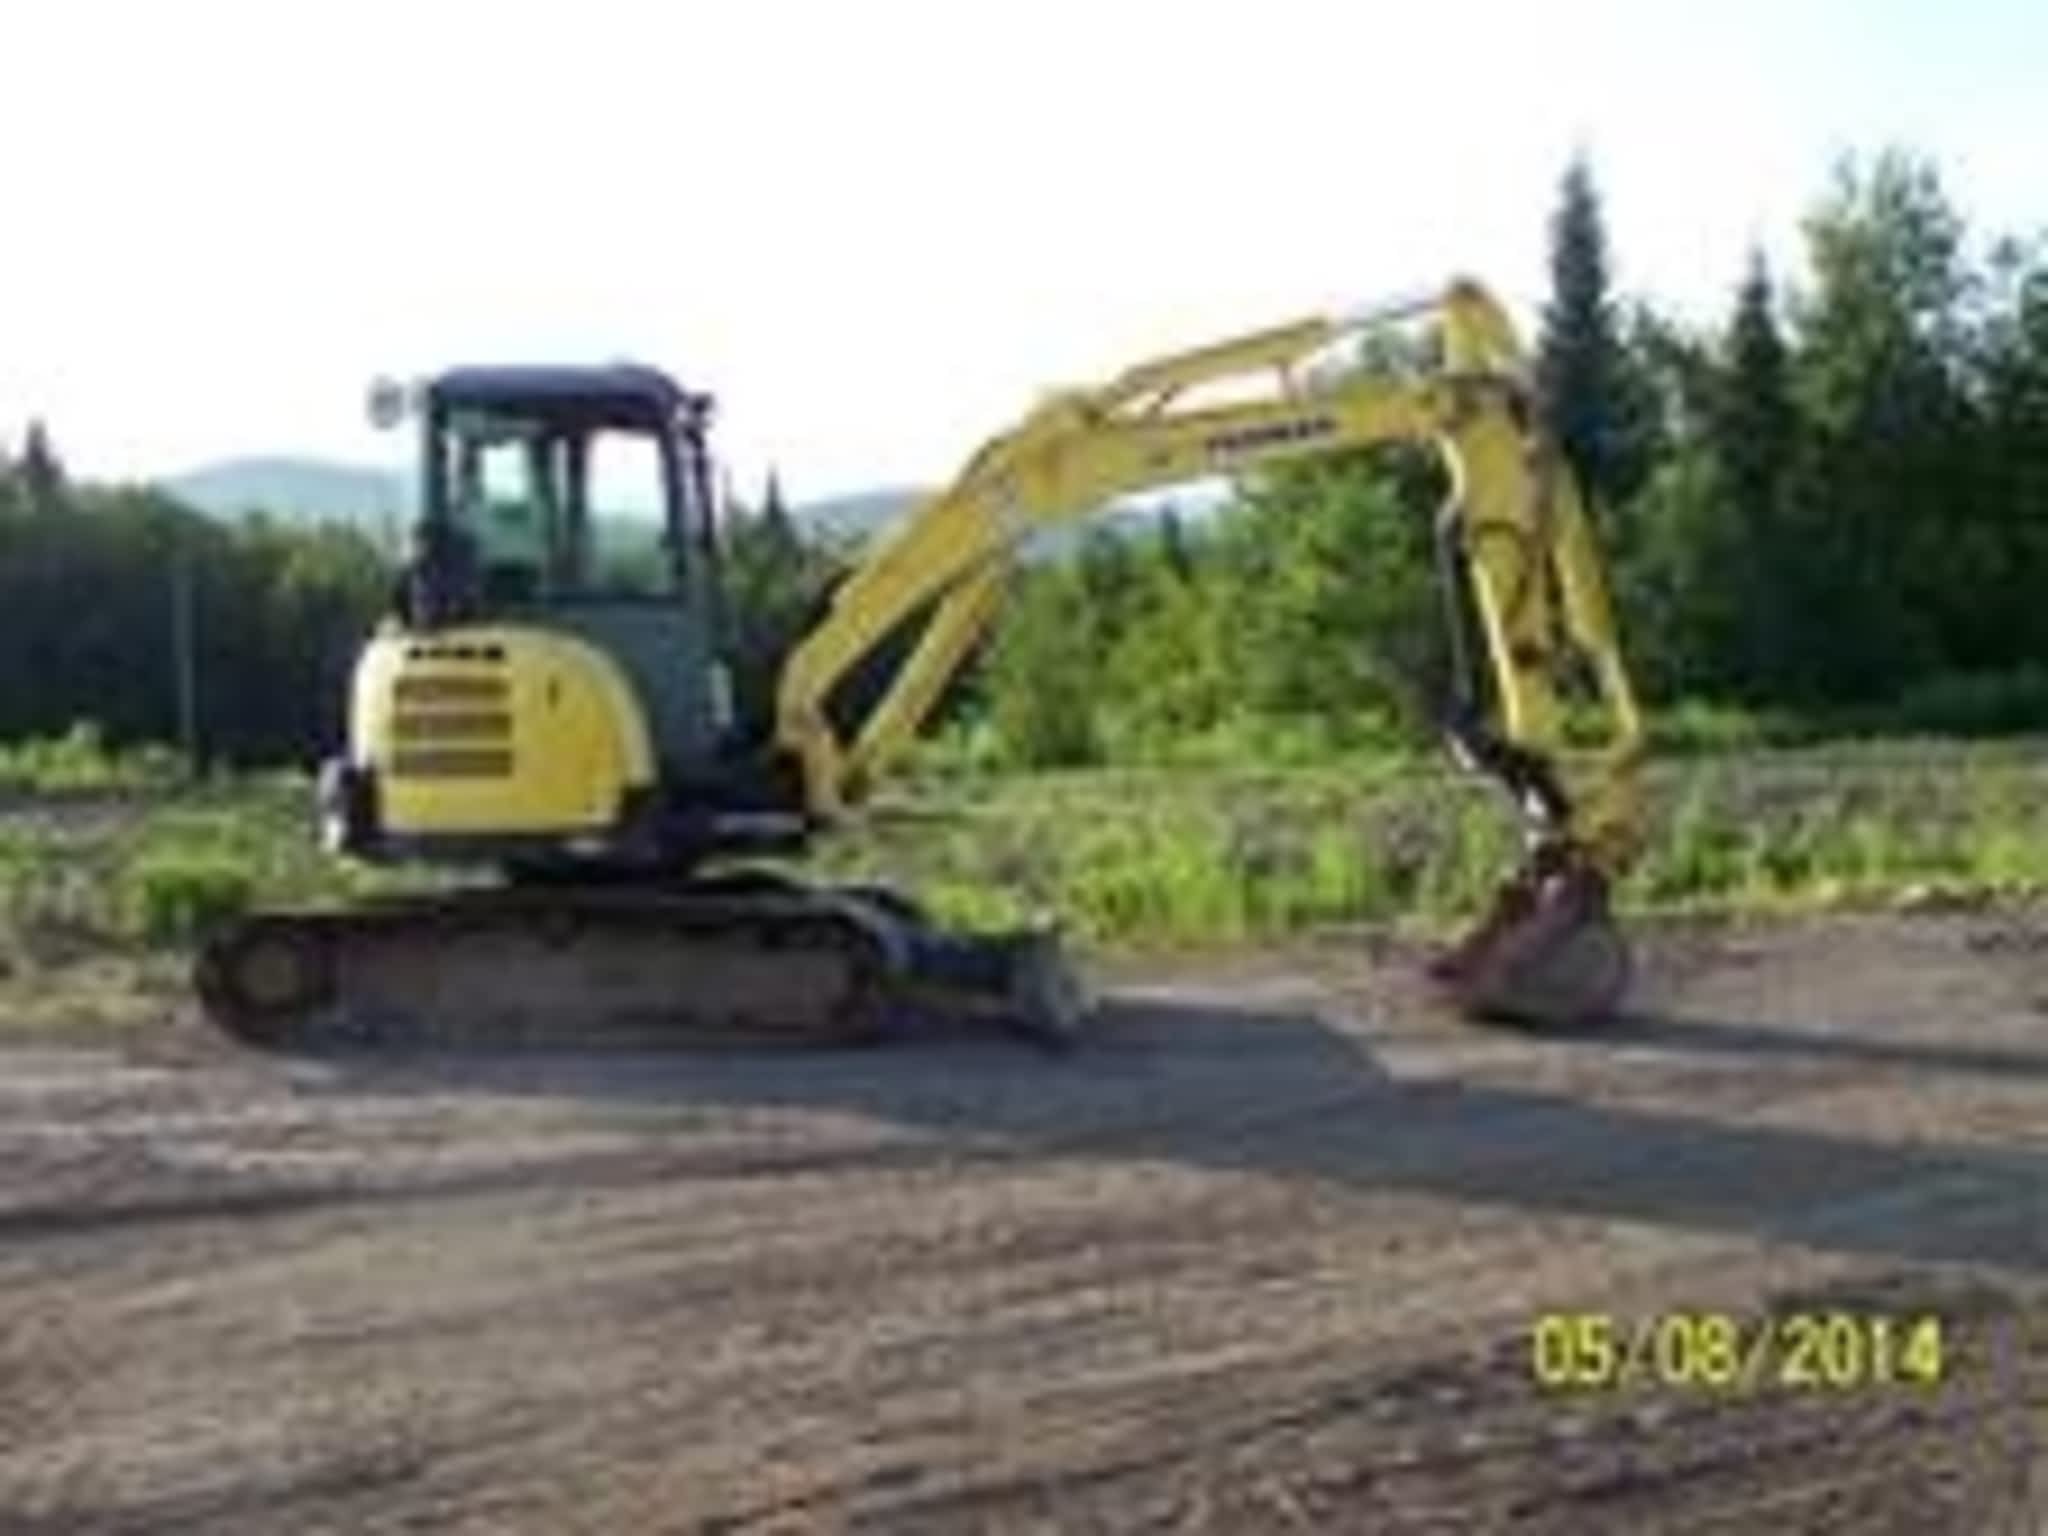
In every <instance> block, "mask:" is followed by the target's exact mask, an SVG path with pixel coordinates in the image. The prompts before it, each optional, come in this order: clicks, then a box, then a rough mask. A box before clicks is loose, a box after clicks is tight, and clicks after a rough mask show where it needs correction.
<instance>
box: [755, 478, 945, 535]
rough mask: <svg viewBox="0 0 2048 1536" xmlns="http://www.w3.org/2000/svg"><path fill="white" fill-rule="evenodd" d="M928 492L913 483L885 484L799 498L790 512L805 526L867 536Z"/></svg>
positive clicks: (901, 513)
mask: <svg viewBox="0 0 2048 1536" xmlns="http://www.w3.org/2000/svg"><path fill="white" fill-rule="evenodd" d="M930 494H931V493H930V492H929V491H925V490H920V489H918V488H917V487H915V486H904V485H895V486H885V487H882V488H880V489H877V490H872V491H856V492H854V493H852V494H851V495H847V496H828V497H825V498H824V499H822V500H819V501H804V502H798V503H797V504H796V505H795V506H793V507H791V508H790V509H789V515H790V516H791V517H793V518H794V519H796V521H797V522H798V523H800V524H802V525H804V526H805V527H808V528H815V529H817V530H818V531H820V532H822V533H826V534H831V535H833V536H836V537H843V538H856V539H866V538H871V537H873V536H874V535H875V534H877V533H880V532H881V531H882V530H883V529H884V528H886V527H888V526H889V525H890V524H891V523H893V522H895V521H896V519H897V518H899V517H901V516H902V515H903V514H904V513H906V512H908V511H909V510H910V509H911V508H912V507H914V506H916V505H917V504H918V503H919V502H920V501H922V500H924V498H925V497H926V496H928V495H930Z"/></svg>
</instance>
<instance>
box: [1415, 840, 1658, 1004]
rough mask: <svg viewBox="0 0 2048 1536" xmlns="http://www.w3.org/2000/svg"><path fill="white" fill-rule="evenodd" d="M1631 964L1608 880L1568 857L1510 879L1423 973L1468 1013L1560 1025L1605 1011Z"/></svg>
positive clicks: (1624, 984) (1622, 988)
mask: <svg viewBox="0 0 2048 1536" xmlns="http://www.w3.org/2000/svg"><path fill="white" fill-rule="evenodd" d="M1633 970H1634V964H1633V960H1632V958H1631V956H1630V953H1629V948H1628V944H1627V941H1626V940H1625V939H1624V938H1623V937H1622V935H1621V932H1620V930H1619V929H1618V928H1617V927H1616V926H1615V924H1614V919H1613V917H1612V915H1611V913H1610V911H1609V907H1608V900H1607V884H1606V881H1605V880H1604V879H1603V878H1602V877H1601V876H1600V874H1599V873H1598V872H1597V871H1595V870H1593V869H1591V868H1589V867H1587V866H1585V865H1581V864H1572V865H1569V866H1566V867H1564V868H1561V869H1550V870H1544V869H1540V868H1532V869H1529V870H1525V871H1523V872H1522V873H1520V874H1518V875H1516V876H1515V877H1514V878H1513V879H1511V880H1510V881H1508V882H1507V883H1506V884H1505V885H1503V886H1502V887H1501V889H1500V891H1499V892H1498V893H1497V895H1496V896H1495V899H1494V905H1493V909H1492V911H1490V912H1489V913H1488V914H1487V916H1486V918H1485V920H1484V921H1482V922H1481V923H1480V924H1479V926H1478V927H1477V928H1475V929H1474V930H1473V931H1472V932H1471V933H1470V934H1468V935H1467V936H1466V937H1465V938H1464V939H1463V940H1461V941H1460V942H1459V943H1458V945H1457V946H1456V947H1455V948H1453V949H1452V950H1450V951H1449V952H1448V953H1446V954H1445V955H1443V956H1441V957H1439V958H1438V959H1437V960H1436V961H1435V962H1434V963H1433V964H1432V965H1431V967H1430V975H1431V977H1432V979H1433V980H1434V981H1435V982H1436V983H1437V984H1438V985H1439V986H1440V987H1442V988H1443V990H1444V991H1445V993H1446V994H1447V996H1448V998H1449V1000H1450V1001H1451V1003H1452V1004H1453V1005H1454V1006H1455V1007H1456V1008H1457V1009H1458V1010H1459V1011H1460V1012H1462V1013H1464V1014H1466V1015H1468V1016H1469V1017H1472V1018H1476V1019H1483V1020H1496V1021H1500V1022H1504V1023H1513V1024H1523V1025H1534V1026H1537V1027H1547V1028H1553V1029H1559V1028H1580V1027H1584V1026H1587V1025H1592V1024H1597V1023H1600V1022H1602V1021H1604V1020H1606V1019H1608V1018H1610V1017H1612V1016H1613V1014H1614V1012H1615V1010H1616V1008H1617V1007H1618V1006H1619V1005H1620V1003H1621V1000H1622V997H1623V995H1624V994H1625V993H1626V992H1627V990H1628V984H1629V981H1630V979H1631V977H1632V974H1633Z"/></svg>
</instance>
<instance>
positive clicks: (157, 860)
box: [126, 853, 256, 944]
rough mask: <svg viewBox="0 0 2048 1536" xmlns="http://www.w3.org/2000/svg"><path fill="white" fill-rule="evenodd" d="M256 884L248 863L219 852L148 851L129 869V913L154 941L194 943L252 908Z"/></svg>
mask: <svg viewBox="0 0 2048 1536" xmlns="http://www.w3.org/2000/svg"><path fill="white" fill-rule="evenodd" d="M255 887H256V881H255V877H254V875H253V874H252V873H251V871H250V870H249V869H248V867H247V866H246V865H244V864H242V863H239V862H237V861H235V860H232V859H228V858H225V857H222V856H219V855H190V854H171V853H159V854H153V855H147V856H145V857H143V858H141V859H138V860H137V861H136V862H135V863H134V864H132V865H130V866H129V868H128V870H127V873H126V893H127V902H128V919H129V922H130V924H131V925H132V926H133V928H134V929H135V930H136V931H137V932H138V933H140V934H141V936H142V937H143V938H144V939H145V940H147V941H148V942H149V943H152V944H183V943H189V942H191V941H192V940H194V939H196V938H198V937H199V936H200V935H201V934H203V933H205V932H206V931H207V930H208V929H209V928H212V927H213V926H215V925H216V924H219V923H223V922H227V921H230V920H232V919H234V918H236V917H239V916H240V915H241V914H242V913H244V912H246V911H247V910H248V909H249V906H250V903H251V900H252V897H253V895H254V892H255Z"/></svg>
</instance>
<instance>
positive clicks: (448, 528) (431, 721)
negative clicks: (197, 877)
mask: <svg viewBox="0 0 2048 1536" xmlns="http://www.w3.org/2000/svg"><path fill="white" fill-rule="evenodd" d="M371 414H372V419H373V420H375V421H377V422H379V424H382V425H395V424H396V423H397V422H398V421H400V420H404V419H407V418H408V417H410V418H412V419H414V420H416V421H417V424H418V448H419V465H418V476H419V480H418V484H419V506H420V515H419V520H418V522H417V524H416V526H415V529H414V547H413V550H412V554H411V558H410V560H409V562H408V564H407V567H406V570H405V573H404V576H403V578H402V581H401V590H400V592H399V594H398V598H397V602H396V604H395V605H394V612H393V615H392V617H391V619H390V620H389V621H387V623H386V624H385V626H384V627H383V629H382V630H381V631H380V632H379V634H378V636H376V637H375V638H373V640H372V641H371V643H370V645H369V646H368V647H367V648H366V649H365V651H364V653H363V656H362V658H361V659H360V661H359V663H358V666H357V668H356V673H355V680H354V685H353V691H352V702H351V716H350V726H351V728H350V732H349V752H348V755H347V757H346V759H344V760H341V761H337V762H335V763H332V764H330V765H328V767H327V768H326V770H325V773H324V777H323V791H322V797H323V802H324V805H325V810H326V823H327V827H328V836H327V841H328V843H329V846H330V847H333V848H335V849H337V850H339V851H344V852H348V853H352V854H355V855H358V856H360V857H366V858H371V859H408V858H415V859H423V860H429V861H445V860H447V859H449V858H451V857H458V856H461V857H474V858H476V859H479V860H482V861H484V862H487V863H491V864H495V865H498V866H501V867H506V868H514V869H517V870H520V871H522V872H527V873H533V872H537V871H539V870H542V869H544V868H573V869H575V870H577V871H579V872H582V873H591V872H593V871H596V870H599V869H600V868H604V867H613V868H616V867H619V866H630V867H632V868H635V869H639V870H643V871H644V870H645V869H646V868H647V867H648V866H650V865H659V866H665V867H668V868H671V869H675V870H682V869H686V868H688V867H689V866H691V865H693V864H695V863H697V862H700V861H701V860H703V859H704V858H707V857H709V856H710V855H711V854H713V853H722V852H730V851H735V850H738V851H760V850H762V849H777V850H779V849H782V848H786V847H790V846H793V845H794V844H795V843H796V842H798V841H800V840H801V837H802V834H803V831H804V825H803V821H804V818H803V817H802V815H801V810H800V808H799V807H796V806H794V805H792V804H791V803H790V801H791V797H790V796H788V795H783V796H781V797H780V798H778V797H777V795H776V793H775V789H776V786H774V785H773V784H772V783H764V782H763V774H762V771H761V768H760V764H759V755H758V753H756V754H752V755H749V754H747V753H745V752H744V751H743V750H742V749H743V746H744V744H743V743H741V742H739V741H738V740H737V728H736V723H735V714H734V707H733V704H734V701H733V698H732V685H731V674H730V669H729V667H728V666H727V663H726V657H725V647H726V636H725V634H724V614H723V610H722V601H721V595H720V585H719V572H718V568H717V567H718V558H717V556H718V551H717V546H716V539H715V529H714V518H713V511H712V501H711V492H710V484H711V474H710V454H709V448H708V442H707V439H708V428H709V422H710V416H711V400H710V397H709V396H706V395H702V394H697V393H694V392H692V391H689V390H686V389H684V388H682V387H681V386H680V385H678V384H677V383H676V382H675V381H674V380H673V379H671V378H670V377H669V376H668V375H667V374H665V373H663V372H661V371H659V370H656V369H653V368H648V367H642V366H638V365H630V364H619V365H612V366H608V367H467V368H457V369H451V370H449V371H447V372H444V373H441V374H439V375H437V376H435V377H433V378H431V379H428V380H426V381H425V382H424V383H423V384H421V385H419V386H417V387H416V388H415V389H414V390H413V391H412V392H411V395H410V397H409V398H403V399H401V400H394V397H393V392H391V391H388V390H383V391H380V392H378V393H377V394H375V395H373V400H372V412H371Z"/></svg>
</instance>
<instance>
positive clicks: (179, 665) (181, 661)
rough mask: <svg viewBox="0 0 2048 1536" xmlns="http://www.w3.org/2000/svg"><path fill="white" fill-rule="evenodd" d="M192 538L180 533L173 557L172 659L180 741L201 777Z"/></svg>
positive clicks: (193, 773)
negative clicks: (194, 635)
mask: <svg viewBox="0 0 2048 1536" xmlns="http://www.w3.org/2000/svg"><path fill="white" fill-rule="evenodd" d="M192 606H193V598H192V541H191V538H190V536H189V535H188V534H186V533H184V532H182V531H181V532H180V533H179V535H178V540H177V548H176V550H175V551H174V552H173V553H172V556H171V659H172V664H173V666H174V667H175V669H176V671H177V685H178V744H179V746H180V747H182V748H183V749H184V753H185V772H186V774H187V775H188V776H189V777H190V778H193V779H197V778H198V777H199V671H198V660H197V658H196V657H195V656H194V655H193V644H192V641H193V622H192V619H193V613H192Z"/></svg>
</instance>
